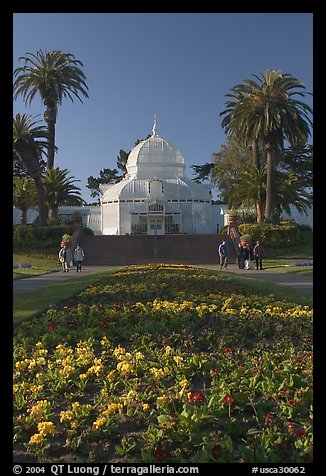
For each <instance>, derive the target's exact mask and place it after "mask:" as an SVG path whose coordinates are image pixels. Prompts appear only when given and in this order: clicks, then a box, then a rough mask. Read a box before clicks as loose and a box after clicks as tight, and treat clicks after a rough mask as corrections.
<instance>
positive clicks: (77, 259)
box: [59, 243, 85, 273]
mask: <svg viewBox="0 0 326 476" xmlns="http://www.w3.org/2000/svg"><path fill="white" fill-rule="evenodd" d="M84 258H85V253H84V250H83V248H82V247H81V246H80V244H79V243H77V245H76V248H75V249H74V250H73V251H72V250H71V248H70V247H69V246H68V245H64V246H63V247H62V248H60V251H59V260H60V263H61V266H62V272H63V273H69V270H70V268H72V267H73V266H74V265H75V266H76V272H77V273H78V272H81V270H82V262H83V260H84Z"/></svg>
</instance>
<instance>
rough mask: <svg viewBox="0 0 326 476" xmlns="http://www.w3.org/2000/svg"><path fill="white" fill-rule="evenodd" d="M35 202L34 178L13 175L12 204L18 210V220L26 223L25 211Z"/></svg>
mask: <svg viewBox="0 0 326 476" xmlns="http://www.w3.org/2000/svg"><path fill="white" fill-rule="evenodd" d="M36 203H37V193H36V188H35V183H34V180H33V179H31V178H28V177H24V178H21V177H13V204H14V206H15V207H17V208H18V210H20V222H21V223H22V224H23V225H26V224H27V211H28V209H29V208H30V207H33V206H35V205H36Z"/></svg>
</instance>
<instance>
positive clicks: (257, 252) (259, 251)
mask: <svg viewBox="0 0 326 476" xmlns="http://www.w3.org/2000/svg"><path fill="white" fill-rule="evenodd" d="M253 253H254V259H255V261H256V269H257V270H258V269H264V268H263V258H264V256H265V250H264V248H263V245H262V244H261V243H260V242H259V241H257V243H256V244H255V246H254V250H253Z"/></svg>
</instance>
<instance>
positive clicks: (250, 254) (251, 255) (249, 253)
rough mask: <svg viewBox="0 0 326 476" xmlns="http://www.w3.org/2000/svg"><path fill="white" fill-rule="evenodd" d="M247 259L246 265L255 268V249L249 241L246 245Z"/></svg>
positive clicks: (248, 267)
mask: <svg viewBox="0 0 326 476" xmlns="http://www.w3.org/2000/svg"><path fill="white" fill-rule="evenodd" d="M245 256H246V260H245V267H246V269H254V251H253V248H252V246H250V244H249V243H248V244H247V245H246V253H245Z"/></svg>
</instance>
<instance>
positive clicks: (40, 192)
mask: <svg viewBox="0 0 326 476" xmlns="http://www.w3.org/2000/svg"><path fill="white" fill-rule="evenodd" d="M33 178H34V181H35V187H36V192H37V202H38V214H39V223H40V226H45V225H46V221H47V218H48V208H47V206H46V204H45V194H44V187H43V182H42V177H41V176H39V177H33Z"/></svg>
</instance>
